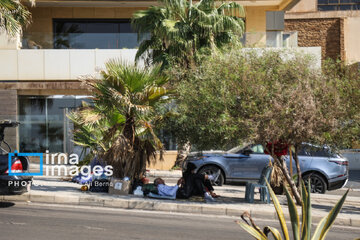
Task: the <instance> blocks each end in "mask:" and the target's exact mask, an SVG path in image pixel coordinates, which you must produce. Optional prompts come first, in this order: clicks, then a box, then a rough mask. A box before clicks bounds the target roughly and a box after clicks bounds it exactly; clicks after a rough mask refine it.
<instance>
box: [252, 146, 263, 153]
mask: <svg viewBox="0 0 360 240" xmlns="http://www.w3.org/2000/svg"><path fill="white" fill-rule="evenodd" d="M251 150H252V151H253V153H257V154H263V153H264V147H263V145H261V144H258V145H254V146H252V147H251Z"/></svg>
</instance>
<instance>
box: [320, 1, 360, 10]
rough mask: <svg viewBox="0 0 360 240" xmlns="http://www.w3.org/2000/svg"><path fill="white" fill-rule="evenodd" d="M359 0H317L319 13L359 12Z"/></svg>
mask: <svg viewBox="0 0 360 240" xmlns="http://www.w3.org/2000/svg"><path fill="white" fill-rule="evenodd" d="M359 2H360V0H318V10H319V11H346V10H359V9H360V4H359Z"/></svg>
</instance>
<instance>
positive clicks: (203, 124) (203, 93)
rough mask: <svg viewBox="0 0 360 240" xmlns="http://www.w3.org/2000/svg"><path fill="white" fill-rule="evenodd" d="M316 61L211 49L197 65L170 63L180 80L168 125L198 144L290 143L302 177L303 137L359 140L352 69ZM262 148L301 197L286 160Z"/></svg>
mask: <svg viewBox="0 0 360 240" xmlns="http://www.w3.org/2000/svg"><path fill="white" fill-rule="evenodd" d="M315 66H316V64H315V63H314V61H313V59H312V58H311V57H310V56H306V55H303V54H300V53H296V52H291V51H267V50H258V51H255V50H254V51H245V50H240V51H232V52H231V53H228V54H218V55H217V56H213V57H212V58H209V59H207V60H206V61H204V62H203V63H202V64H201V66H200V67H198V68H197V69H190V70H183V69H177V70H174V71H172V72H171V74H172V75H173V76H174V77H175V78H177V79H178V80H180V79H181V81H180V83H179V88H178V94H179V105H178V109H177V110H178V111H177V114H178V116H177V118H176V120H175V122H177V125H176V124H174V126H177V128H176V130H175V131H174V132H175V134H176V133H177V137H178V138H180V139H182V140H183V141H190V142H191V143H192V144H194V145H196V147H197V148H198V149H200V150H202V149H211V148H212V149H214V148H228V147H230V146H232V145H238V144H240V143H241V142H253V143H261V144H263V146H264V147H266V146H267V145H268V143H275V142H282V143H285V144H287V145H291V146H294V148H295V155H294V157H295V160H296V163H297V170H298V174H299V180H300V176H301V174H300V173H301V172H300V167H299V165H298V159H297V154H296V153H297V151H298V150H299V148H300V146H301V143H304V142H308V143H313V144H319V145H323V144H327V145H329V146H331V147H333V148H336V147H339V146H341V147H344V146H348V145H349V144H350V143H351V142H353V141H354V140H356V139H359V134H358V132H359V127H358V126H359V123H360V122H359V110H360V109H359V108H360V101H358V100H359V99H360V98H359V96H360V94H359V84H360V81H359V75H358V73H357V72H356V71H355V72H354V71H351V70H349V69H347V68H346V67H344V66H341V65H339V64H338V63H327V65H325V66H324V68H323V69H321V68H319V67H315ZM350 136H351V137H350ZM349 139H351V140H350V141H349ZM268 151H269V152H270V153H272V154H271V155H272V157H273V159H274V160H275V164H276V165H278V166H279V167H280V168H281V170H282V172H283V174H284V176H285V178H286V180H287V181H288V183H289V185H290V187H291V189H292V193H293V195H294V196H295V197H296V200H297V202H298V203H300V202H301V199H300V195H299V193H298V191H297V189H296V187H295V183H294V181H293V179H292V178H291V176H290V175H289V172H288V169H287V166H286V162H285V161H284V159H283V158H282V157H279V156H276V154H274V152H273V151H272V149H268Z"/></svg>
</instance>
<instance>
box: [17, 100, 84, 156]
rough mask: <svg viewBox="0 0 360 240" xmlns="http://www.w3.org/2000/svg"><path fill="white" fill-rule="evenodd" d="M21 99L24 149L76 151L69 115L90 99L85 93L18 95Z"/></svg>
mask: <svg viewBox="0 0 360 240" xmlns="http://www.w3.org/2000/svg"><path fill="white" fill-rule="evenodd" d="M18 101H19V116H18V117H19V121H20V126H19V142H20V151H21V152H45V151H46V150H49V151H50V152H68V153H72V152H77V151H76V150H77V149H74V148H75V146H74V144H73V143H72V141H71V132H72V129H73V127H72V123H71V122H70V121H69V120H68V118H67V117H66V114H67V113H68V112H69V111H70V110H73V109H75V108H77V107H80V106H81V104H82V101H89V100H88V99H87V98H86V97H85V96H62V95H55V96H19V98H18Z"/></svg>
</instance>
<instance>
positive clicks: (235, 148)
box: [227, 143, 250, 153]
mask: <svg viewBox="0 0 360 240" xmlns="http://www.w3.org/2000/svg"><path fill="white" fill-rule="evenodd" d="M249 145H250V144H248V143H244V144H242V145H240V146H237V147H234V148H232V149H230V150H228V151H227V153H239V152H240V150H242V149H244V148H245V147H247V146H249Z"/></svg>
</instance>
